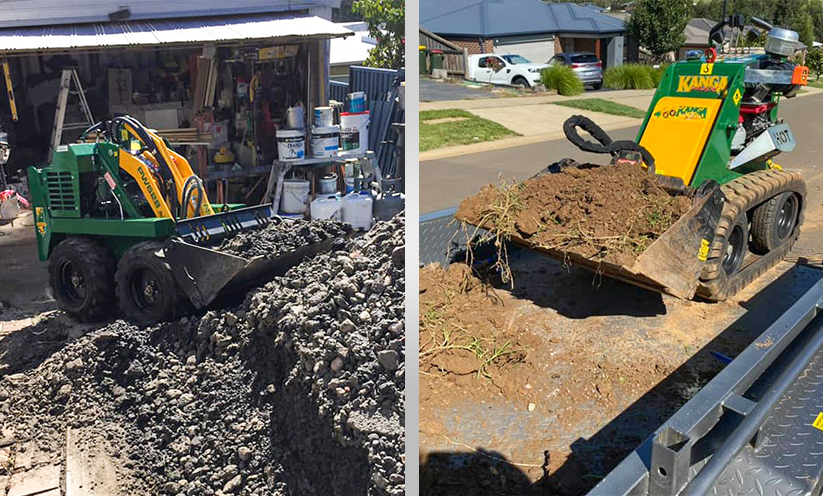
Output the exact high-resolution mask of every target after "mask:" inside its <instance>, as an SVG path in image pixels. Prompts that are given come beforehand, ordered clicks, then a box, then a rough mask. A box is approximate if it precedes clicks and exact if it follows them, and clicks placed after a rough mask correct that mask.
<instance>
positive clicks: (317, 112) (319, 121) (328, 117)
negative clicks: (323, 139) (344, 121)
mask: <svg viewBox="0 0 823 496" xmlns="http://www.w3.org/2000/svg"><path fill="white" fill-rule="evenodd" d="M333 125H334V109H333V108H331V107H314V127H331V126H333Z"/></svg>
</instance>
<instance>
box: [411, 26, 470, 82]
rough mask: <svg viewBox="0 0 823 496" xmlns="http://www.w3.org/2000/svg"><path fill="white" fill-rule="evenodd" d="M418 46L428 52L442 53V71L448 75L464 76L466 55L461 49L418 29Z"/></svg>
mask: <svg viewBox="0 0 823 496" xmlns="http://www.w3.org/2000/svg"><path fill="white" fill-rule="evenodd" d="M420 44H421V45H423V46H425V47H426V48H428V49H429V50H440V51H441V52H443V69H446V71H447V72H448V73H449V74H454V75H458V76H465V75H466V64H467V62H466V59H467V55H466V51H465V50H464V49H463V48H460V47H459V46H457V45H455V44H454V43H450V42H449V41H448V40H446V39H444V38H441V37H439V36H437V35H436V34H434V33H431V32H429V31H426V30H425V29H422V28H421V29H420Z"/></svg>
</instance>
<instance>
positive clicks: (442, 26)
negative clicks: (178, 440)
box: [420, 0, 626, 38]
mask: <svg viewBox="0 0 823 496" xmlns="http://www.w3.org/2000/svg"><path fill="white" fill-rule="evenodd" d="M420 26H422V27H423V28H424V29H427V30H429V31H431V32H432V33H435V34H438V35H440V36H480V37H484V38H492V37H495V36H517V35H527V34H543V33H548V34H555V33H569V34H575V33H577V34H618V35H619V34H622V33H623V32H625V31H626V27H625V24H624V23H623V21H621V20H619V19H615V18H614V17H611V16H608V15H604V14H601V13H599V12H595V11H594V10H592V9H588V8H586V7H582V6H580V5H575V4H572V3H544V2H542V1H541V0H420Z"/></svg>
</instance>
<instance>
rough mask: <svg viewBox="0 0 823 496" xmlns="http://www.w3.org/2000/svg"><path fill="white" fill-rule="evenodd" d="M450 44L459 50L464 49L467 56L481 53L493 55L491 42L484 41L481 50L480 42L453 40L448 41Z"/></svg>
mask: <svg viewBox="0 0 823 496" xmlns="http://www.w3.org/2000/svg"><path fill="white" fill-rule="evenodd" d="M449 41H450V42H452V43H454V44H455V45H457V46H459V47H460V48H465V49H466V51H467V52H468V53H469V55H478V54H481V53H494V43H493V42H492V40H485V41H484V42H483V49H482V50H481V49H480V40H479V39H477V40H466V39H462V40H453V39H450V40H449Z"/></svg>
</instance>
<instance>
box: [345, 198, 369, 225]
mask: <svg viewBox="0 0 823 496" xmlns="http://www.w3.org/2000/svg"><path fill="white" fill-rule="evenodd" d="M372 202H373V200H372V197H371V192H369V191H359V192H354V193H350V194H348V195H346V196H344V197H343V222H348V223H349V224H351V225H352V227H354V228H355V229H369V228H370V227H371V223H372Z"/></svg>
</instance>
